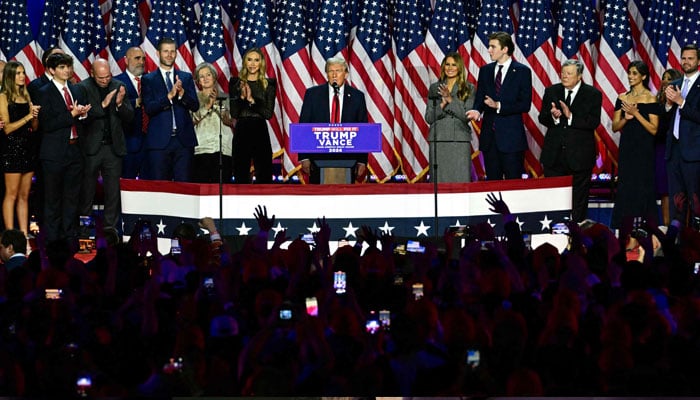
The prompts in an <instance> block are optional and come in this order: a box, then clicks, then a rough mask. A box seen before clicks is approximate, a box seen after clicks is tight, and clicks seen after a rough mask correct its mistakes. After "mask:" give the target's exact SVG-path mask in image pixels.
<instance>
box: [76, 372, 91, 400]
mask: <svg viewBox="0 0 700 400" xmlns="http://www.w3.org/2000/svg"><path fill="white" fill-rule="evenodd" d="M91 387H92V378H90V377H89V376H88V375H82V376H79V377H78V379H77V380H76V381H75V390H76V391H77V392H78V395H80V396H81V397H86V396H87V391H88V390H90V388H91Z"/></svg>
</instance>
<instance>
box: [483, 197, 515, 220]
mask: <svg viewBox="0 0 700 400" xmlns="http://www.w3.org/2000/svg"><path fill="white" fill-rule="evenodd" d="M486 202H487V203H489V205H490V206H491V208H489V210H490V211H491V212H494V213H496V214H502V215H509V214H510V209H509V208H508V204H506V202H505V201H503V195H502V194H501V192H498V198H496V195H495V194H493V193H489V194H487V195H486Z"/></svg>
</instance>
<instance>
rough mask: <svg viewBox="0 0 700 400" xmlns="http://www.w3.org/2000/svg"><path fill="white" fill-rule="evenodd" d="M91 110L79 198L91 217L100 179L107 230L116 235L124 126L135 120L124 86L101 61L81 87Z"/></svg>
mask: <svg viewBox="0 0 700 400" xmlns="http://www.w3.org/2000/svg"><path fill="white" fill-rule="evenodd" d="M78 86H80V87H81V88H82V89H83V93H85V98H86V100H87V102H88V104H90V106H91V108H90V111H89V112H88V114H87V118H85V120H84V121H83V123H84V124H85V130H84V132H85V134H84V135H83V138H82V140H81V141H80V148H81V150H82V151H83V156H84V163H85V168H84V173H83V177H84V178H83V186H82V192H81V195H80V209H79V211H80V215H91V214H92V203H93V199H94V197H95V187H96V185H97V177H98V175H101V176H102V187H103V189H104V206H105V208H104V228H105V229H112V230H113V231H117V227H118V222H119V217H120V213H121V212H120V210H121V206H120V204H121V199H120V196H121V193H120V186H119V178H120V176H121V173H122V157H124V155H125V154H126V144H125V143H124V127H123V125H124V123H127V122H131V120H132V119H133V118H134V109H133V108H132V107H131V103H129V102H128V101H126V100H125V98H126V88H125V87H124V84H123V83H121V82H119V81H117V80H114V79H112V73H111V72H110V69H109V62H107V60H105V59H101V58H98V59H96V60H95V61H94V62H93V63H92V76H91V77H90V78H88V79H86V80H84V81H82V82H80V83H79V84H78Z"/></svg>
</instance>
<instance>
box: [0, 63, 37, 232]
mask: <svg viewBox="0 0 700 400" xmlns="http://www.w3.org/2000/svg"><path fill="white" fill-rule="evenodd" d="M2 80H3V82H2V92H1V93H0V119H2V121H3V122H4V125H5V127H4V134H5V141H4V142H5V145H4V146H3V149H2V169H3V172H4V175H5V197H4V199H3V201H2V215H3V222H4V223H5V229H14V227H15V223H14V222H15V210H16V211H17V222H18V224H19V229H20V230H21V231H22V232H23V233H24V235H25V236H26V235H27V233H28V232H29V189H30V188H31V185H32V176H33V175H34V168H35V164H36V154H35V152H34V147H33V146H32V144H31V141H30V135H32V134H33V133H32V132H34V131H36V130H37V128H38V127H39V120H38V119H37V117H38V115H39V106H35V105H32V101H31V99H30V98H29V92H27V88H26V87H25V80H26V76H25V73H24V66H23V65H22V64H21V63H19V62H17V61H8V62H7V64H5V68H4V69H3V79H2Z"/></svg>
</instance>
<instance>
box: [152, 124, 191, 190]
mask: <svg viewBox="0 0 700 400" xmlns="http://www.w3.org/2000/svg"><path fill="white" fill-rule="evenodd" d="M147 157H148V160H147V164H148V166H147V168H148V170H147V175H148V178H146V179H153V180H162V181H169V180H174V181H176V182H189V181H190V173H191V171H192V158H193V157H194V147H185V146H183V145H182V143H181V142H180V139H179V138H178V137H177V135H172V136H170V141H168V144H167V146H166V147H165V148H164V149H149V150H148V155H147Z"/></svg>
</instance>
